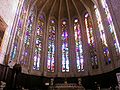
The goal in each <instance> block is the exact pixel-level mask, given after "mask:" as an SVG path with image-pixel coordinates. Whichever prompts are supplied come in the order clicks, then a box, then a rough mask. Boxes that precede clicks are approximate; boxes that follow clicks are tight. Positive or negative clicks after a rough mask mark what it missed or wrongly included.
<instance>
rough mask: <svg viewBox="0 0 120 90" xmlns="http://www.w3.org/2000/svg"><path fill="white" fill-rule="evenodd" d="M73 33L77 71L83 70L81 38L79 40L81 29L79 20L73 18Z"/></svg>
mask: <svg viewBox="0 0 120 90" xmlns="http://www.w3.org/2000/svg"><path fill="white" fill-rule="evenodd" d="M74 34H75V47H76V50H75V51H76V61H77V70H78V72H80V71H84V58H83V49H82V47H83V46H82V40H81V30H80V24H79V20H78V19H75V20H74Z"/></svg>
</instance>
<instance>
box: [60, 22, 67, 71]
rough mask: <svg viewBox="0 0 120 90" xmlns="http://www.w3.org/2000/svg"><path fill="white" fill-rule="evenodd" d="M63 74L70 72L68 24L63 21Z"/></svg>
mask: <svg viewBox="0 0 120 90" xmlns="http://www.w3.org/2000/svg"><path fill="white" fill-rule="evenodd" d="M61 29H62V35H61V39H62V72H69V55H68V53H69V48H68V24H67V21H62V27H61Z"/></svg>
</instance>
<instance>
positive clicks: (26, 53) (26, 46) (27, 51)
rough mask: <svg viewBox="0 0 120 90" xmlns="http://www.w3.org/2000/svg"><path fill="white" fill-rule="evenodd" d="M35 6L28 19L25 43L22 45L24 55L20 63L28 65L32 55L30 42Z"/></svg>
mask: <svg viewBox="0 0 120 90" xmlns="http://www.w3.org/2000/svg"><path fill="white" fill-rule="evenodd" d="M34 19H35V16H34V8H32V9H31V10H30V13H29V16H28V19H27V24H26V30H25V32H24V44H23V46H22V55H21V58H20V63H21V64H24V65H27V62H28V60H29V55H30V43H31V35H32V31H33V24H34Z"/></svg>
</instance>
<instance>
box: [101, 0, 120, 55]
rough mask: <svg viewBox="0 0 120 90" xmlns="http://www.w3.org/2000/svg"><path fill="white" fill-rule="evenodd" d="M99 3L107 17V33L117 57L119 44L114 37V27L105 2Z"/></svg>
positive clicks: (119, 49)
mask: <svg viewBox="0 0 120 90" xmlns="http://www.w3.org/2000/svg"><path fill="white" fill-rule="evenodd" d="M101 3H102V6H103V8H104V10H105V14H106V16H107V23H108V25H109V26H108V27H109V31H110V33H111V35H112V37H113V44H114V47H115V49H116V52H117V54H118V55H119V53H120V44H119V41H118V38H117V35H116V31H115V27H114V24H113V21H112V17H111V15H110V11H109V9H108V5H107V3H106V0H101Z"/></svg>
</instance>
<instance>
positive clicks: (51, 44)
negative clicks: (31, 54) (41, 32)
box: [47, 20, 56, 72]
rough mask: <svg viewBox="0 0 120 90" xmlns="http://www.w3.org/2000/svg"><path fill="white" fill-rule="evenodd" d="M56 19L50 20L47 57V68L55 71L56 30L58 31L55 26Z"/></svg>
mask: <svg viewBox="0 0 120 90" xmlns="http://www.w3.org/2000/svg"><path fill="white" fill-rule="evenodd" d="M55 25H56V24H55V21H54V20H50V21H49V28H48V31H49V32H48V33H49V35H48V36H49V37H48V58H47V68H48V71H49V72H54V71H55V65H54V61H55V31H56V26H55Z"/></svg>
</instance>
